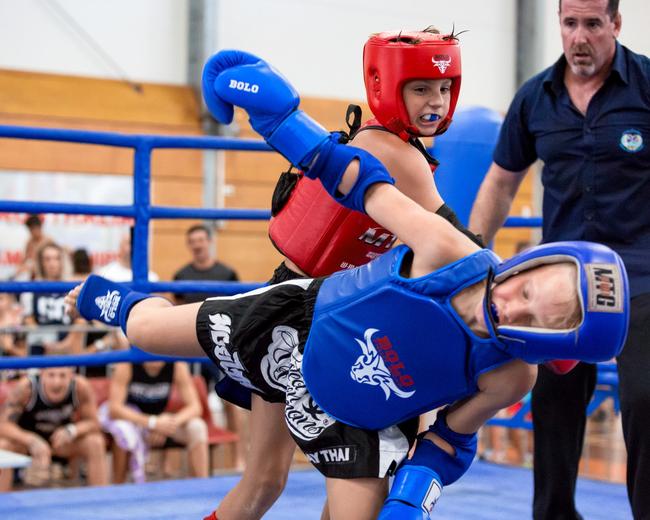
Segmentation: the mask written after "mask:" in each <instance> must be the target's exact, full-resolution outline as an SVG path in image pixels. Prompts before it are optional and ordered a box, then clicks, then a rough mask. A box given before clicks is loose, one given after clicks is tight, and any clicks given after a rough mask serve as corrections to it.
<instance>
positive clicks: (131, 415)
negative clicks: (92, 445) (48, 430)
mask: <svg viewBox="0 0 650 520" xmlns="http://www.w3.org/2000/svg"><path fill="white" fill-rule="evenodd" d="M172 386H175V387H176V389H177V392H178V394H179V396H180V397H181V400H182V401H183V407H182V408H181V409H180V410H178V411H177V412H174V413H169V412H166V411H165V408H166V407H167V403H168V401H169V397H170V395H171V391H172ZM201 412H202V409H201V402H200V400H199V396H198V394H197V391H196V388H195V387H194V383H193V382H192V378H191V376H190V371H189V368H188V366H187V364H186V363H183V362H176V363H165V362H164V361H149V362H146V363H142V364H130V363H120V364H118V365H116V366H115V369H114V372H113V375H112V377H111V385H110V391H109V400H108V402H107V403H104V405H102V407H101V408H100V418H101V421H102V426H103V428H104V430H105V431H107V432H108V433H110V434H111V435H112V436H113V440H114V444H113V482H114V483H118V484H119V483H123V482H125V481H126V477H127V466H128V468H129V469H130V470H131V476H132V478H133V481H134V482H136V483H140V482H144V481H145V462H146V458H147V452H148V449H149V448H166V447H173V446H177V445H179V444H180V445H183V446H187V449H188V452H189V468H190V474H191V475H192V476H194V477H207V476H208V444H207V439H208V433H207V425H206V424H205V421H203V419H201Z"/></svg>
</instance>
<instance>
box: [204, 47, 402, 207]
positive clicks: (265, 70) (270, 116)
mask: <svg viewBox="0 0 650 520" xmlns="http://www.w3.org/2000/svg"><path fill="white" fill-rule="evenodd" d="M202 88H203V98H204V99H205V102H206V104H207V105H208V108H209V109H210V112H211V113H212V115H213V116H214V117H216V118H217V119H218V120H219V121H221V122H222V123H230V122H231V121H232V117H233V105H236V106H240V107H242V108H244V109H245V110H246V111H247V112H248V115H249V121H250V123H251V126H252V127H253V128H254V129H255V130H256V131H257V132H258V133H259V134H260V135H262V137H264V139H265V140H266V142H267V143H268V144H269V145H271V146H272V147H273V148H274V149H276V150H277V151H278V152H280V153H281V154H282V155H284V156H285V157H286V158H287V159H288V160H289V161H290V162H291V163H292V164H294V165H295V166H297V167H298V168H300V169H302V170H303V171H304V172H305V175H307V176H308V177H311V178H314V179H315V178H318V179H320V181H321V183H322V184H323V186H324V187H325V189H326V191H327V192H328V193H329V194H330V195H331V196H332V197H333V198H335V199H336V200H337V201H338V202H339V203H340V204H341V205H343V206H345V207H347V208H350V209H354V210H357V211H360V212H364V195H365V192H366V190H367V189H368V188H369V187H370V186H371V185H372V184H375V183H377V182H388V183H391V184H394V183H395V181H394V180H393V179H392V177H390V175H389V174H388V172H387V170H386V168H384V166H383V165H382V164H381V163H380V162H379V161H378V160H377V159H375V158H374V157H373V156H371V155H370V154H369V153H367V152H365V151H363V150H360V149H358V148H354V147H351V146H346V145H343V144H340V143H339V142H338V140H339V134H336V133H335V134H332V135H330V134H329V132H327V131H326V130H325V129H324V128H323V127H322V126H320V125H319V124H318V123H317V122H316V121H314V120H313V119H311V118H310V117H309V116H308V115H307V114H305V113H304V112H303V111H302V110H297V107H298V104H299V103H300V98H299V97H298V93H297V92H296V91H295V90H294V88H293V87H292V86H291V85H290V84H289V82H288V81H287V80H286V79H285V78H284V76H282V75H281V74H280V73H279V72H278V71H276V70H275V69H274V68H273V67H272V66H271V65H269V64H268V63H266V62H265V61H264V60H262V59H261V58H258V57H257V56H254V55H253V54H249V53H247V52H243V51H237V50H224V51H220V52H218V53H217V54H215V55H214V56H212V58H210V59H209V60H208V62H207V63H206V65H205V67H204V68H203V84H202ZM353 160H358V161H359V175H358V178H357V182H356V183H355V184H354V186H353V188H352V189H351V190H350V192H349V193H348V194H346V195H345V196H343V195H341V194H340V193H338V192H337V187H338V185H339V184H340V182H341V178H342V177H343V174H344V173H345V171H346V169H347V167H348V165H349V164H350V163H351V162H352V161H353Z"/></svg>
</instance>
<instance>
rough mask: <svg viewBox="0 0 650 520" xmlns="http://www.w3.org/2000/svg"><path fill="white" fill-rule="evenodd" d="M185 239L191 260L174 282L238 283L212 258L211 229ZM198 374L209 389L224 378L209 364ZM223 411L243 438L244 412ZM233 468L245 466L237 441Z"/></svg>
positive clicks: (199, 228) (198, 297)
mask: <svg viewBox="0 0 650 520" xmlns="http://www.w3.org/2000/svg"><path fill="white" fill-rule="evenodd" d="M185 237H186V239H187V248H188V249H189V250H190V253H191V254H192V261H191V262H190V263H189V264H187V265H185V266H184V267H182V268H181V269H179V270H178V271H177V272H176V274H175V275H174V280H190V281H210V280H213V281H224V282H238V281H239V277H238V276H237V273H236V272H235V271H234V270H233V269H231V268H230V267H228V266H227V265H225V264H223V263H221V262H218V261H217V260H216V259H215V258H214V254H213V251H214V248H213V243H212V232H211V231H210V229H209V228H208V227H207V226H205V225H203V224H197V225H194V226H192V227H190V228H189V229H188V230H187V232H186V233H185ZM212 296H219V294H213V293H184V294H177V295H176V303H177V304H178V305H181V304H184V303H196V302H202V301H203V300H205V299H206V298H210V297H212ZM201 375H202V376H203V379H205V382H206V384H207V386H208V388H212V387H213V386H214V384H215V383H216V382H218V381H220V380H221V379H222V378H223V377H224V376H223V374H221V373H220V370H219V369H218V368H217V367H216V366H215V365H213V364H212V363H203V364H201ZM223 406H224V412H225V414H226V423H227V427H228V429H229V430H231V431H234V432H236V433H238V434H239V435H240V438H241V437H242V433H243V431H242V430H243V428H244V422H245V418H244V413H245V412H243V411H242V410H240V409H238V408H237V407H236V406H235V405H233V404H231V403H229V402H226V401H223ZM235 459H236V460H235V466H236V467H237V469H242V468H243V466H244V459H245V453H244V446H243V443H241V442H238V443H237V444H236V445H235Z"/></svg>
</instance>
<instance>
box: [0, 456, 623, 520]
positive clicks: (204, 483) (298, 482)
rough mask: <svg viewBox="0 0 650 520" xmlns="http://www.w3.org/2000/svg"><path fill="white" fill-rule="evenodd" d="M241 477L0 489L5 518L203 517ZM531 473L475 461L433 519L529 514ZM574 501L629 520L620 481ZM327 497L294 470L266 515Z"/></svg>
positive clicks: (300, 511) (308, 511)
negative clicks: (8, 491)
mask: <svg viewBox="0 0 650 520" xmlns="http://www.w3.org/2000/svg"><path fill="white" fill-rule="evenodd" d="M238 478H239V477H238V476H223V477H213V478H209V479H192V480H190V479H188V480H174V481H163V482H152V483H148V484H140V485H136V484H127V485H121V486H109V487H104V488H67V489H47V490H38V491H20V492H15V493H5V494H0V519H2V520H5V519H6V520H33V519H34V518H47V519H48V520H59V519H60V520H90V519H93V520H132V519H147V520H154V519H156V520H181V519H196V520H201V519H202V518H203V516H205V515H207V514H209V513H210V511H212V509H213V508H214V507H215V506H216V504H218V503H219V500H220V499H221V498H222V497H223V496H224V495H225V494H226V493H227V491H228V490H229V489H230V488H231V487H232V486H233V485H234V484H235V483H236V482H237V480H238ZM532 485H533V483H532V472H531V471H530V470H527V469H522V468H512V467H507V466H501V465H496V464H489V463H485V462H480V461H479V462H476V463H475V464H474V465H473V466H472V467H471V468H470V470H469V472H468V473H467V475H465V476H464V477H463V478H462V479H461V480H460V481H459V482H457V483H456V484H454V485H452V486H449V487H448V488H445V490H444V491H443V494H442V497H441V498H440V501H439V502H438V504H437V505H436V507H435V509H434V513H433V515H432V518H435V519H439V520H459V519H460V520H463V519H471V520H492V519H494V520H497V519H498V520H522V519H525V518H531V502H532ZM576 497H577V498H576V500H577V504H578V509H579V511H580V512H581V513H582V515H583V516H584V518H585V519H587V520H631V519H632V514H631V513H630V508H629V505H628V501H627V495H626V491H625V486H623V485H620V484H610V483H606V482H600V481H594V480H587V479H580V480H579V481H578V489H577V495H576ZM324 500H325V489H324V479H323V477H322V476H321V475H320V474H318V473H316V472H315V471H294V472H292V473H291V475H290V476H289V481H288V483H287V487H286V489H285V492H284V494H283V495H282V497H281V498H280V500H278V502H277V503H276V504H275V505H274V506H273V508H271V510H270V511H269V512H268V513H267V515H266V516H265V517H264V518H265V519H269V520H310V519H314V520H318V519H319V518H320V511H321V508H322V505H323V502H324Z"/></svg>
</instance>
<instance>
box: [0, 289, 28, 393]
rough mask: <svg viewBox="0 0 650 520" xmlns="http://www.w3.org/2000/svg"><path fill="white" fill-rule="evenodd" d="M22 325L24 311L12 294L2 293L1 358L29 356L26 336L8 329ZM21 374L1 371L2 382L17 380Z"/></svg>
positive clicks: (0, 296)
mask: <svg viewBox="0 0 650 520" xmlns="http://www.w3.org/2000/svg"><path fill="white" fill-rule="evenodd" d="M21 324H22V309H21V307H20V305H19V304H18V301H17V299H16V296H15V295H14V294H12V293H0V357H2V356H6V357H16V356H25V355H27V346H26V343H25V334H24V333H23V332H15V331H13V332H12V331H11V330H7V329H11V328H12V327H18V326H20V325H21ZM19 375H20V372H19V371H17V370H12V369H5V370H0V382H1V381H5V380H9V379H15V378H16V377H18V376H19Z"/></svg>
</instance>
